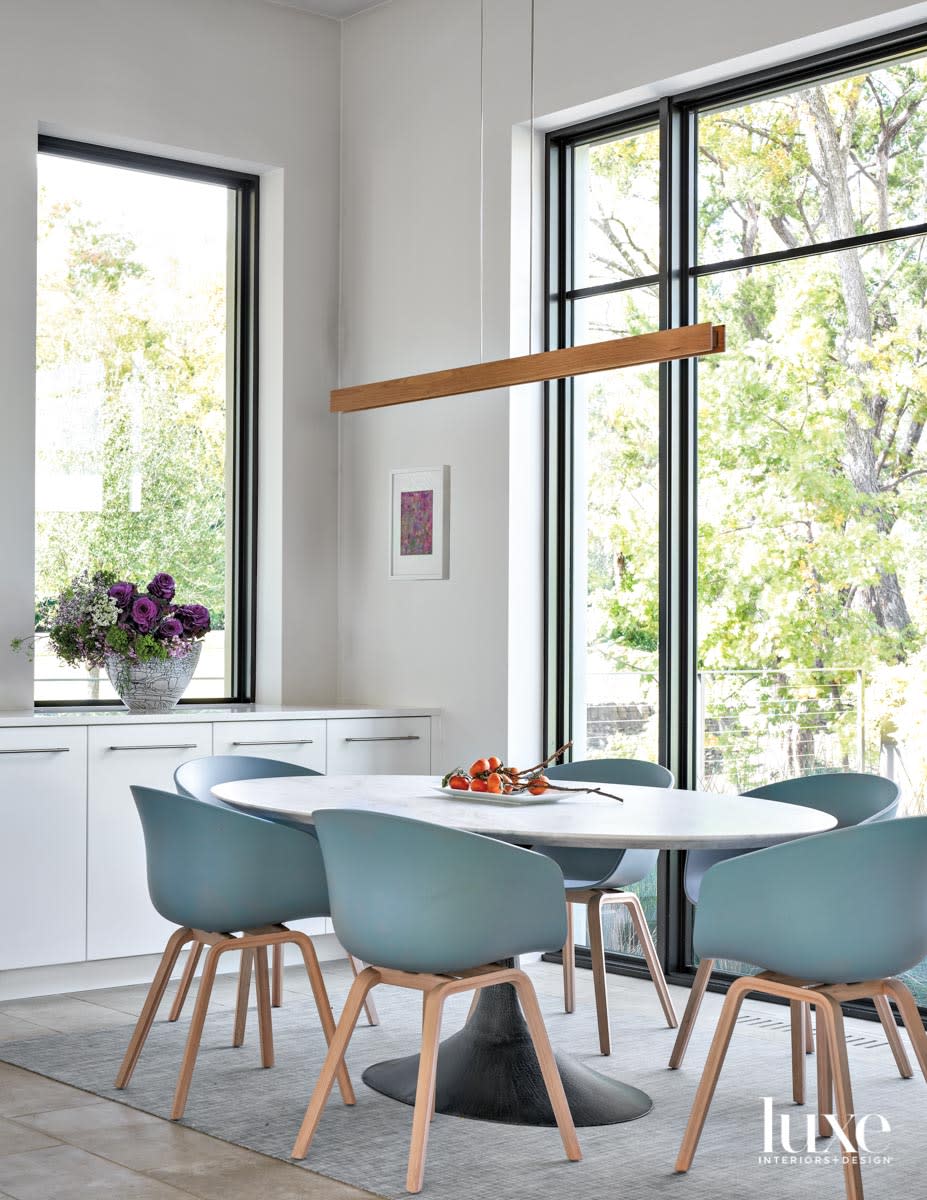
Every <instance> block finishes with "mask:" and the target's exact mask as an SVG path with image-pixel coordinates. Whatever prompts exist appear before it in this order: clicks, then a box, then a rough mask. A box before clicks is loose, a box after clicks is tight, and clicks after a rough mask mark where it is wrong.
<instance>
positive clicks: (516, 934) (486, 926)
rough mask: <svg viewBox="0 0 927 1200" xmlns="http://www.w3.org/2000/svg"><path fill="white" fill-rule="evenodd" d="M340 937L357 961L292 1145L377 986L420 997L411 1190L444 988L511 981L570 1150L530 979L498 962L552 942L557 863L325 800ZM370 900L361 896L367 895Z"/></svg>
mask: <svg viewBox="0 0 927 1200" xmlns="http://www.w3.org/2000/svg"><path fill="white" fill-rule="evenodd" d="M314 820H315V823H316V829H317V831H318V835H319V841H320V843H321V845H322V853H323V855H324V858H325V870H326V872H327V874H328V885H329V893H330V896H331V907H332V921H333V922H334V925H335V932H336V933H337V934H338V937H339V939H340V941H341V944H342V945H343V946H344V947H345V948H346V949H348V950H349V951H350V952H351V953H352V954H356V955H357V956H358V958H362V959H364V960H365V961H367V962H372V963H375V964H376V965H374V966H370V967H367V968H366V970H364V971H362V972H361V974H360V975H359V976H358V977H357V979H356V980H355V981H354V985H353V987H352V988H351V991H350V994H349V995H348V999H347V1002H346V1003H345V1006H344V1011H343V1012H342V1014H341V1019H340V1021H339V1022H338V1029H337V1031H336V1033H335V1037H334V1040H333V1041H332V1043H331V1046H330V1047H329V1052H328V1057H327V1058H326V1060H325V1065H324V1066H323V1068H322V1073H321V1074H320V1076H319V1080H318V1083H317V1084H316V1087H315V1091H314V1092H313V1094H312V1099H311V1100H310V1102H309V1107H308V1108H307V1109H306V1115H305V1118H304V1119H303V1123H302V1125H301V1127H300V1130H299V1135H298V1137H297V1139H296V1144H295V1146H294V1148H293V1156H294V1158H304V1157H305V1156H306V1152H307V1151H308V1149H309V1144H310V1142H311V1141H312V1137H313V1135H314V1133H315V1130H316V1128H317V1126H318V1123H319V1120H320V1119H321V1116H322V1112H323V1109H324V1108H325V1104H326V1101H327V1100H328V1095H329V1092H330V1091H331V1087H332V1083H333V1081H334V1079H335V1075H336V1073H337V1071H338V1069H339V1068H340V1067H343V1063H344V1055H345V1052H346V1050H347V1048H348V1043H349V1041H350V1039H351V1034H352V1032H353V1030H354V1025H355V1022H356V1021H357V1018H358V1015H359V1013H360V1010H361V1007H362V1005H363V1002H364V997H365V996H366V994H367V992H368V991H369V990H370V989H371V988H372V987H375V986H376V984H378V983H388V984H393V985H395V986H397V987H407V988H414V989H415V990H418V991H421V992H422V993H423V996H424V1019H423V1025H422V1050H421V1057H420V1059H419V1072H418V1086H417V1090H416V1094H415V1112H414V1116H413V1119H412V1144H411V1149H410V1153H409V1166H408V1173H407V1177H406V1187H407V1189H408V1190H409V1191H410V1192H418V1191H420V1190H421V1186H422V1178H423V1175H424V1170H425V1146H426V1141H427V1137H428V1128H429V1123H430V1120H431V1116H432V1113H433V1109H434V1092H435V1075H436V1070H437V1054H438V1039H439V1037H440V1033H441V1013H442V1008H443V1005H444V1001H445V999H446V998H447V997H448V996H451V995H455V994H456V993H458V992H464V991H469V990H471V989H479V988H483V987H488V986H491V985H493V984H498V983H510V984H512V985H513V986H514V987H515V989H516V991H517V993H518V996H519V999H520V1000H521V1005H522V1009H523V1011H524V1014H525V1019H526V1021H527V1024H528V1028H529V1030H530V1033H531V1038H532V1041H533V1043H534V1048H535V1052H536V1054H537V1057H538V1062H539V1065H540V1068H541V1071H542V1074H543V1077H544V1083H545V1085H546V1088H547V1092H548V1095H549V1097H550V1103H551V1107H552V1108H553V1110H554V1115H555V1117H556V1119H557V1125H558V1127H559V1129H560V1136H561V1138H562V1139H563V1144H564V1147H565V1149H566V1152H567V1157H568V1158H570V1159H572V1160H577V1159H579V1157H580V1152H579V1145H578V1143H577V1140H576V1131H575V1129H574V1127H573V1118H572V1117H571V1115H570V1110H569V1107H568V1105H567V1101H566V1096H565V1095H564V1091H563V1084H562V1083H561V1080H560V1073H559V1071H558V1070H557V1064H556V1060H555V1059H554V1056H553V1052H552V1050H551V1048H550V1042H549V1041H548V1038H547V1032H546V1030H545V1028H544V1021H543V1018H542V1016H541V1011H540V1008H539V1007H538V1002H537V997H536V996H535V993H534V988H533V987H532V985H531V981H530V980H529V979H528V977H527V975H525V974H524V973H523V972H522V971H519V970H517V969H516V968H515V967H504V966H500V965H499V963H500V960H503V959H507V958H512V957H514V956H516V955H518V954H526V953H529V952H531V951H537V950H549V949H550V948H551V947H552V946H559V945H562V943H563V939H564V936H565V933H566V915H565V912H564V905H563V880H562V878H561V875H560V871H559V869H558V868H557V866H556V865H555V864H554V863H553V862H551V861H550V859H547V858H544V857H543V855H540V854H535V853H534V852H533V851H531V850H524V849H521V848H520V847H518V846H510V845H508V844H506V843H504V842H498V841H494V840H493V839H491V838H485V837H481V836H479V835H478V834H473V833H463V832H461V831H459V830H455V829H444V828H442V827H441V826H439V825H431V824H429V823H427V822H425V821H415V820H411V819H410V818H408V817H397V816H391V815H389V814H387V813H378V812H370V811H353V810H343V809H341V810H339V809H328V810H325V811H322V812H317V813H316V814H315V817H314ZM372 896H373V897H376V900H375V902H373V903H372V902H371V897H372Z"/></svg>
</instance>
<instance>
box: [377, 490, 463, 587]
mask: <svg viewBox="0 0 927 1200" xmlns="http://www.w3.org/2000/svg"><path fill="white" fill-rule="evenodd" d="M450 474H451V469H450V467H421V468H419V469H417V470H403V471H391V472H390V554H389V574H390V579H447V577H448V553H447V552H448V541H449V537H448V534H449V530H450V523H449V517H450V509H449V505H448V500H449V487H450Z"/></svg>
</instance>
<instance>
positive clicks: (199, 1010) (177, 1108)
mask: <svg viewBox="0 0 927 1200" xmlns="http://www.w3.org/2000/svg"><path fill="white" fill-rule="evenodd" d="M234 948H235V942H234V940H233V939H231V938H230V939H229V940H228V941H222V942H217V943H216V944H215V945H213V946H210V947H209V951H208V952H207V954H206V962H205V965H204V966H203V974H202V976H201V978H200V986H199V991H198V992H197V993H196V1004H195V1005H194V1008H193V1020H192V1021H191V1022H190V1032H189V1033H188V1034H187V1044H186V1046H185V1047H184V1052H183V1060H182V1062H181V1064H180V1074H179V1075H178V1077H177V1087H176V1089H175V1091H174V1105H173V1108H172V1109H171V1120H172V1121H179V1120H180V1118H181V1117H182V1116H183V1113H184V1109H185V1108H186V1107H187V1095H188V1093H189V1091H190V1081H191V1079H192V1078H193V1068H194V1067H195V1066H196V1055H197V1052H198V1051H199V1048H200V1039H201V1038H202V1036H203V1024H204V1022H205V1020H206V1011H207V1009H208V1008H209V998H210V996H211V995H212V985H213V983H214V982H215V979H216V969H217V967H218V966H219V959H220V958H221V956H222V954H223V953H224V952H225V951H226V950H232V949H234Z"/></svg>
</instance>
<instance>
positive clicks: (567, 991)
mask: <svg viewBox="0 0 927 1200" xmlns="http://www.w3.org/2000/svg"><path fill="white" fill-rule="evenodd" d="M566 917H567V935H566V941H565V942H564V943H563V1011H564V1012H568V1013H571V1012H573V1011H574V1010H575V1008H576V944H575V942H574V941H573V905H572V904H571V903H570V901H569V900H567V906H566ZM479 994H480V993H479V992H478V991H477V992H476V993H475V994H474V997H473V1000H474V1003H475V1002H476V999H477V997H478V996H479Z"/></svg>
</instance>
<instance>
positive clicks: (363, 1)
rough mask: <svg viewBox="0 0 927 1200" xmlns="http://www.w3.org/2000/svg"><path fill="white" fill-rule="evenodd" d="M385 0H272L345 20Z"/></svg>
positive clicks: (288, 6) (304, 10)
mask: <svg viewBox="0 0 927 1200" xmlns="http://www.w3.org/2000/svg"><path fill="white" fill-rule="evenodd" d="M383 2H384V0H270V3H271V4H282V5H283V6H284V8H299V9H301V10H302V11H303V12H310V13H318V14H319V15H320V16H323V17H335V18H336V19H338V20H343V19H344V18H345V17H353V16H355V15H356V14H357V13H359V12H363V11H364V10H365V9H367V8H377V7H378V6H379V5H380V4H382V3H383Z"/></svg>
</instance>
